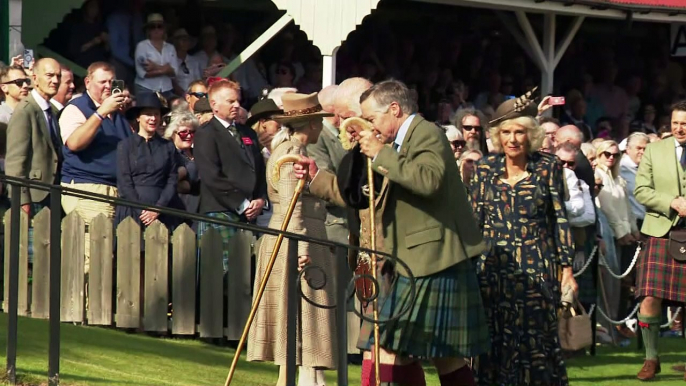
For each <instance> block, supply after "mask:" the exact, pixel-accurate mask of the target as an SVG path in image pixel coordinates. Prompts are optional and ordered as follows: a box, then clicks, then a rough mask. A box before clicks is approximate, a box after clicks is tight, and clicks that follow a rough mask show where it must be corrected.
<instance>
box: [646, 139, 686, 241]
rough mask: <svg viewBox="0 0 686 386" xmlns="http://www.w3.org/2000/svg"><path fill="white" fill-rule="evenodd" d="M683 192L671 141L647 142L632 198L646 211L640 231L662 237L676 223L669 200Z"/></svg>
mask: <svg viewBox="0 0 686 386" xmlns="http://www.w3.org/2000/svg"><path fill="white" fill-rule="evenodd" d="M684 193H686V173H684V171H683V169H682V168H681V164H680V163H679V160H677V159H676V144H675V142H674V139H673V138H667V139H664V140H662V141H658V142H655V143H651V144H649V145H648V147H647V148H646V150H645V153H644V154H643V158H642V159H641V163H640V164H639V165H638V172H637V173H636V187H635V189H634V196H635V197H636V200H637V201H638V202H639V203H641V204H642V205H643V206H645V208H646V216H645V219H644V220H643V226H642V227H641V232H642V233H644V234H646V235H649V236H653V237H664V236H665V235H666V234H667V233H668V232H669V231H670V230H671V229H672V227H673V226H674V225H676V223H677V222H678V221H679V216H678V215H677V213H676V211H674V210H673V209H672V208H671V204H672V201H673V200H674V199H675V198H676V197H679V196H682V195H683V194H684Z"/></svg>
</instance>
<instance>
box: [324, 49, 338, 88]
mask: <svg viewBox="0 0 686 386" xmlns="http://www.w3.org/2000/svg"><path fill="white" fill-rule="evenodd" d="M337 51H338V49H336V50H334V53H333V55H323V56H322V58H323V60H324V63H323V64H322V88H324V87H327V86H331V85H332V84H336V52H337Z"/></svg>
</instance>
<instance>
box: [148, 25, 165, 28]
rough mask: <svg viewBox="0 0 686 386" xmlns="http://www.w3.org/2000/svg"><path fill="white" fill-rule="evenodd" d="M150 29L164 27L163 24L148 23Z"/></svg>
mask: <svg viewBox="0 0 686 386" xmlns="http://www.w3.org/2000/svg"><path fill="white" fill-rule="evenodd" d="M150 29H164V24H150Z"/></svg>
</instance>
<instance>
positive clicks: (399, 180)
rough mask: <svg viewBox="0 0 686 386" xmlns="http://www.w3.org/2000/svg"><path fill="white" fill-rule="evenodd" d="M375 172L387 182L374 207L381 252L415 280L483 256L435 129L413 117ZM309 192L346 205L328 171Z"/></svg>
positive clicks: (454, 169) (379, 159) (382, 154)
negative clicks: (396, 146)
mask: <svg viewBox="0 0 686 386" xmlns="http://www.w3.org/2000/svg"><path fill="white" fill-rule="evenodd" d="M373 168H374V170H375V171H376V172H378V173H380V174H381V175H383V176H384V177H385V180H386V181H384V184H383V186H382V189H381V196H380V205H379V207H380V208H379V209H378V210H380V216H381V218H382V225H383V238H384V239H383V248H384V250H385V252H387V253H389V254H392V255H395V256H397V257H398V258H400V259H401V260H403V261H404V262H405V263H406V264H407V265H408V266H409V267H410V269H411V270H412V273H413V274H414V275H415V276H417V277H422V276H428V275H432V274H435V273H438V272H440V271H443V270H445V269H447V268H449V267H451V266H453V265H455V264H458V263H460V262H462V261H464V260H467V259H468V258H470V257H474V256H478V255H479V254H481V252H482V251H483V250H484V247H485V244H484V243H483V239H482V235H481V230H480V229H478V227H477V224H476V221H475V219H474V215H473V213H472V209H471V206H470V204H469V202H468V200H467V193H466V189H465V187H464V185H463V183H462V179H461V178H460V173H459V171H458V169H457V164H456V163H455V159H454V156H453V153H452V151H451V149H450V144H449V143H448V140H447V138H446V136H445V134H444V133H443V132H442V130H441V129H440V128H439V127H438V126H436V125H435V124H433V123H431V122H428V121H426V120H424V118H422V117H420V116H415V117H414V119H413V121H412V123H411V125H410V127H409V129H408V131H407V134H406V136H405V139H404V141H403V144H402V146H401V147H400V152H397V151H395V150H393V149H392V148H391V147H384V148H383V149H382V150H381V152H380V153H379V154H378V155H377V156H376V159H375V160H374V163H373ZM310 192H312V193H313V194H315V195H317V196H319V197H321V198H323V199H325V200H328V201H331V202H334V203H337V204H338V205H344V203H343V199H342V197H341V194H340V192H339V190H338V184H337V181H336V176H335V175H334V174H333V173H331V172H328V171H326V170H321V171H320V172H319V174H318V175H317V176H316V177H315V179H314V180H313V181H312V183H311V184H310ZM398 271H399V273H400V274H404V272H402V271H403V270H402V269H400V270H398Z"/></svg>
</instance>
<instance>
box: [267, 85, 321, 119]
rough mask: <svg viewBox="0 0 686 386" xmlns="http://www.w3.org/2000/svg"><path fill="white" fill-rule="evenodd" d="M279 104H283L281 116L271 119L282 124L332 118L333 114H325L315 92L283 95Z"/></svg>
mask: <svg viewBox="0 0 686 386" xmlns="http://www.w3.org/2000/svg"><path fill="white" fill-rule="evenodd" d="M281 102H282V103H283V114H281V115H275V116H273V117H272V119H274V120H275V121H277V122H280V123H283V124H289V123H295V122H302V121H312V120H317V119H322V118H324V117H333V114H331V113H327V112H326V111H324V110H323V109H322V105H320V104H319V99H317V93H316V92H313V93H312V94H309V95H306V94H298V93H288V94H284V95H283V96H282V97H281Z"/></svg>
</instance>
